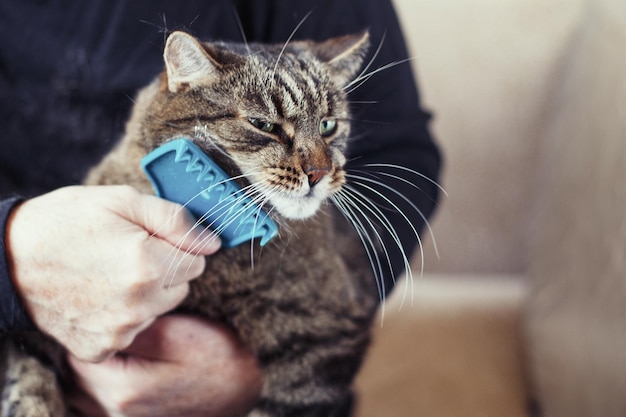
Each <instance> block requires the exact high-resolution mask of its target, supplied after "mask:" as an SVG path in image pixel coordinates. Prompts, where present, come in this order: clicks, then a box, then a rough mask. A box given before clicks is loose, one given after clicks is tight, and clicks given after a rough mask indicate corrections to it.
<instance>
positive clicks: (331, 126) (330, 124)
mask: <svg viewBox="0 0 626 417" xmlns="http://www.w3.org/2000/svg"><path fill="white" fill-rule="evenodd" d="M336 130H337V120H335V119H324V120H322V121H321V122H320V135H322V136H323V137H328V136H330V135H332V134H333V133H335V131H336Z"/></svg>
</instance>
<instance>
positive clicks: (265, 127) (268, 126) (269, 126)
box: [248, 117, 278, 133]
mask: <svg viewBox="0 0 626 417" xmlns="http://www.w3.org/2000/svg"><path fill="white" fill-rule="evenodd" d="M248 121H249V122H250V124H251V125H252V126H254V127H256V128H257V129H259V130H260V131H262V132H265V133H274V132H276V130H277V128H278V125H277V124H276V123H270V122H266V121H265V120H261V119H256V118H254V117H249V118H248Z"/></svg>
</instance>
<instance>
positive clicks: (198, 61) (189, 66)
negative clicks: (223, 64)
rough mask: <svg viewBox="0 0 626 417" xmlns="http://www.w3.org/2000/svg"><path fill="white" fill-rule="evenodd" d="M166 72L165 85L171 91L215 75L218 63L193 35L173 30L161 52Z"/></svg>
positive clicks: (190, 85)
mask: <svg viewBox="0 0 626 417" xmlns="http://www.w3.org/2000/svg"><path fill="white" fill-rule="evenodd" d="M163 59H164V60H165V68H166V72H167V87H168V88H169V90H170V91H171V92H173V93H175V92H177V91H179V90H180V89H181V88H184V87H193V86H194V85H197V84H199V83H200V82H207V80H210V79H211V78H212V77H216V76H217V72H218V69H219V67H220V65H219V64H218V63H217V62H216V61H215V60H214V59H213V58H212V57H211V56H210V55H209V54H208V52H207V50H206V49H205V47H204V46H203V45H202V44H201V43H200V42H199V41H198V40H197V39H196V38H194V37H193V36H191V35H189V34H187V33H184V32H173V33H172V34H171V35H170V36H169V37H168V38H167V42H166V43H165V50H164V52H163Z"/></svg>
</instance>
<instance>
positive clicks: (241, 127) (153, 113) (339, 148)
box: [3, 32, 378, 417]
mask: <svg viewBox="0 0 626 417" xmlns="http://www.w3.org/2000/svg"><path fill="white" fill-rule="evenodd" d="M368 45H369V41H368V35H367V33H362V34H357V35H350V36H345V37H340V38H334V39H330V40H328V41H326V42H322V43H313V42H292V43H289V44H287V45H284V49H283V45H274V46H267V45H265V46H260V45H239V44H224V43H200V42H198V41H197V40H196V39H194V38H193V37H191V36H190V35H187V34H185V33H181V32H175V33H174V34H172V35H170V37H169V38H168V42H167V45H166V48H165V53H164V58H165V64H166V71H165V72H164V73H163V74H162V75H161V76H160V77H159V78H158V79H156V80H155V81H154V82H153V83H152V84H150V85H149V86H147V87H146V88H145V89H143V90H142V91H141V92H140V94H139V95H138V97H137V101H136V104H135V107H134V110H133V114H132V116H131V119H130V121H129V123H128V125H127V131H126V134H125V136H124V137H123V139H122V140H121V142H120V143H119V145H118V146H117V147H116V148H115V149H114V150H113V151H112V152H111V153H110V154H109V155H108V156H107V157H106V158H105V159H104V160H103V162H102V163H101V164H100V165H99V166H98V167H96V168H95V169H94V170H92V172H91V173H90V175H89V177H88V179H87V181H86V183H87V184H129V185H132V186H133V187H135V188H138V189H139V190H141V191H143V192H146V193H151V192H152V188H151V186H150V184H149V183H148V181H147V179H146V177H145V175H144V174H143V173H142V171H141V168H140V159H141V157H142V156H144V155H145V154H146V153H148V152H150V151H151V150H153V149H154V148H156V147H157V146H159V145H160V144H162V143H164V142H166V141H168V140H170V139H172V138H174V137H177V136H180V135H186V136H189V137H192V138H194V141H195V142H196V143H197V144H198V145H200V146H201V147H202V148H204V150H205V151H206V152H207V153H208V154H209V155H210V156H211V157H212V158H213V159H214V160H216V161H217V162H218V163H219V164H220V165H221V166H222V167H223V168H224V169H225V170H226V171H227V172H228V173H229V174H230V175H231V176H233V177H238V176H240V175H241V174H243V175H244V177H243V178H245V179H241V180H240V181H241V183H242V185H243V186H245V185H247V184H250V183H252V184H254V187H255V188H254V191H253V194H256V195H259V193H260V195H261V198H260V201H262V202H263V203H265V205H264V208H265V209H266V210H267V211H268V212H269V213H270V215H271V216H272V217H273V218H274V219H275V220H276V222H277V223H278V224H279V228H280V236H278V237H276V238H274V239H273V240H272V241H270V242H269V243H268V244H267V245H266V246H264V247H263V248H260V247H259V246H258V244H257V243H254V244H253V245H254V246H251V245H250V244H248V245H246V244H244V245H241V246H239V247H235V248H232V249H223V250H221V251H220V252H219V253H218V254H215V255H214V256H210V257H208V258H207V267H206V271H205V273H204V275H203V276H202V277H201V278H199V279H196V280H194V281H192V282H191V292H190V295H189V297H188V298H187V300H186V301H185V302H184V303H183V305H182V306H181V308H182V309H184V310H187V311H192V312H194V313H197V314H202V315H205V316H208V317H211V318H215V319H219V320H223V321H224V322H225V323H227V324H228V325H230V326H232V328H233V329H234V330H235V331H236V332H237V334H238V335H239V337H240V338H241V340H242V341H243V342H244V343H245V344H246V345H247V346H249V347H250V348H251V349H252V351H253V352H254V353H255V354H256V356H257V358H258V360H259V363H260V365H261V367H262V370H263V374H264V384H263V388H262V393H261V398H260V400H259V402H258V404H257V406H256V408H255V409H254V410H253V411H251V412H250V414H248V416H250V417H252V416H254V417H261V416H272V417H277V416H320V417H321V416H324V417H329V416H334V415H337V413H338V410H339V408H340V407H341V405H342V404H343V403H345V402H346V400H348V399H349V397H350V385H351V383H352V380H353V377H354V376H355V373H356V372H357V370H358V368H359V365H360V363H361V360H362V357H363V355H364V352H365V350H366V347H367V345H368V341H369V337H370V336H369V328H370V324H371V321H372V317H373V315H374V312H375V310H376V306H377V299H378V292H377V289H376V284H375V279H374V277H373V274H372V271H371V267H370V264H369V262H368V261H367V257H366V256H365V252H364V250H363V248H362V247H361V244H360V242H359V240H358V237H357V234H356V233H355V232H354V231H351V230H350V226H347V222H345V221H344V220H341V221H339V220H337V219H336V218H335V216H333V208H332V207H331V206H326V205H325V204H324V203H325V202H326V200H327V199H328V198H329V197H330V195H331V194H333V193H334V192H336V191H338V190H339V189H340V188H341V187H342V185H343V184H344V182H345V181H346V176H345V172H344V171H343V169H342V166H343V164H344V163H345V157H344V151H345V149H346V146H347V139H348V136H349V131H350V125H349V113H348V105H347V101H346V97H345V92H344V89H343V87H344V86H346V85H347V84H349V83H350V81H351V80H352V79H353V78H354V77H355V76H356V74H357V71H358V70H359V69H360V67H361V64H362V61H363V58H364V56H365V53H366V49H367V47H368ZM328 120H330V121H331V124H330V125H328V124H327V125H325V126H326V127H328V126H330V127H331V128H332V121H336V123H337V125H336V130H333V129H329V131H330V132H331V134H329V135H322V134H321V133H320V129H321V125H320V123H322V122H324V121H328ZM262 122H271V123H275V126H277V127H276V130H274V131H273V132H270V133H268V132H263V131H261V130H260V129H259V127H263V125H262V124H261V123H262ZM255 124H256V127H255ZM266 127H267V126H266ZM268 130H271V129H268ZM326 133H328V131H327V132H326ZM320 207H322V208H321V209H320ZM9 357H10V358H9V369H8V371H7V372H6V374H5V376H6V384H5V388H4V397H3V415H4V416H7V415H8V416H13V417H17V416H32V417H35V416H36V417H40V416H44V415H48V414H49V415H53V416H61V415H64V414H66V413H67V411H63V404H62V402H61V401H60V398H58V395H59V392H58V388H56V383H55V380H54V377H53V376H52V374H51V373H50V372H49V371H45V368H44V367H43V366H42V365H41V364H40V363H39V362H37V361H35V360H34V359H33V358H31V357H29V356H28V355H26V354H24V353H23V351H22V350H20V349H15V348H12V349H11V353H10V354H9ZM38 372H48V374H47V375H44V374H40V375H39V384H37V383H36V381H37V373H38ZM31 374H32V375H34V376H33V378H35V383H34V387H31V386H30V385H28V384H25V383H24V381H26V380H27V378H25V377H26V376H28V375H31ZM31 385H33V384H31ZM55 396H56V397H57V398H55ZM35 407H43V408H48V410H47V411H42V410H37V409H36V408H35Z"/></svg>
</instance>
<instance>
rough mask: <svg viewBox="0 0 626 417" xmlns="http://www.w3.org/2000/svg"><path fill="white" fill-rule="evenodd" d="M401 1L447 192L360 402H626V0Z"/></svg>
mask: <svg viewBox="0 0 626 417" xmlns="http://www.w3.org/2000/svg"><path fill="white" fill-rule="evenodd" d="M396 6H397V9H398V12H399V14H400V17H401V21H402V23H403V25H404V29H405V33H406V35H407V39H408V42H409V46H410V50H411V53H412V55H413V56H414V57H415V61H414V66H415V69H416V74H417V78H418V82H419V84H420V87H421V89H422V94H423V100H424V104H425V106H426V107H427V108H430V109H432V110H433V111H434V113H435V119H434V123H433V130H434V133H435V134H436V136H437V138H438V140H439V142H440V144H441V146H442V149H443V150H444V153H445V156H446V167H445V171H444V176H443V181H442V182H443V186H444V187H445V189H446V190H447V192H448V194H449V197H447V198H445V199H444V200H443V201H442V202H441V205H440V208H439V211H438V214H437V216H436V218H435V219H434V220H433V222H432V227H433V232H434V237H435V239H436V243H437V247H438V249H439V254H440V256H439V258H437V257H436V256H435V250H434V244H433V241H432V239H430V237H427V242H426V248H425V252H426V254H425V257H424V260H423V261H424V263H425V267H426V271H427V272H426V273H425V275H424V276H423V277H419V278H416V279H415V286H414V288H412V289H411V287H408V288H410V290H408V291H409V292H408V293H407V292H406V291H407V290H405V289H404V287H403V286H402V285H400V286H399V287H397V289H396V291H395V293H394V296H393V298H392V299H391V300H389V302H388V304H387V308H386V314H385V318H384V321H382V323H380V328H379V329H377V334H376V339H375V344H374V347H373V349H372V351H371V353H370V357H369V358H368V361H367V363H366V366H365V369H364V370H363V372H362V373H361V375H360V377H359V380H358V386H359V388H360V391H361V393H362V401H361V404H360V408H359V412H358V415H359V416H361V417H382V416H384V417H396V416H397V417H405V416H428V417H439V416H454V417H455V416H464V417H468V416H481V417H490V416H494V417H495V416H499V417H501V416H506V417H516V416H528V415H530V411H529V407H528V405H529V403H528V398H530V397H532V398H535V399H537V400H538V401H539V403H540V404H541V406H542V409H543V412H544V415H545V416H546V417H557V416H558V417H576V416H581V417H582V416H586V417H611V416H616V417H617V416H626V400H625V399H624V398H625V395H624V394H626V181H625V180H626V52H625V51H626V2H624V1H622V0H552V1H550V2H543V1H538V0H530V1H529V0H500V1H493V0H491V1H487V0H436V1H435V0H396ZM414 262H415V266H416V268H415V269H416V270H417V269H418V266H419V263H420V262H421V260H420V259H415V260H414ZM411 300H412V303H411ZM402 301H404V303H402Z"/></svg>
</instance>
